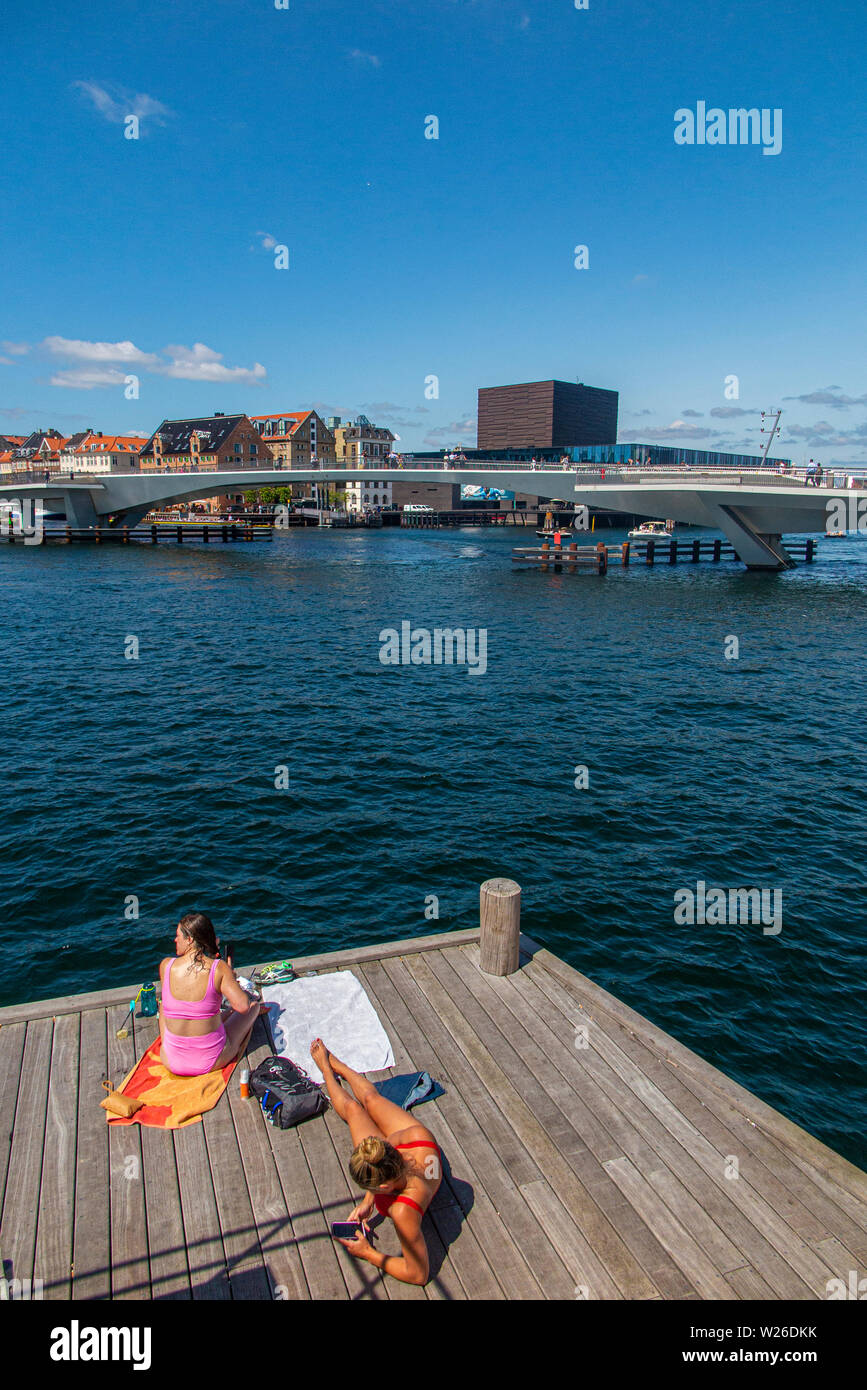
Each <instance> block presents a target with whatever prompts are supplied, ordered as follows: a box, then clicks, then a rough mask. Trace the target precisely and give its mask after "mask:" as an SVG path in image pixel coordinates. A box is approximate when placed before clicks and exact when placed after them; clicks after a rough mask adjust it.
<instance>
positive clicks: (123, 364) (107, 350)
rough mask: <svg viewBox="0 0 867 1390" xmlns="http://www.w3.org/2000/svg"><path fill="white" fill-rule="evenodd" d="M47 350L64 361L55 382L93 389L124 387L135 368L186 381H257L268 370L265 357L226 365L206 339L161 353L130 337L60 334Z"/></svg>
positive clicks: (44, 344) (48, 340)
mask: <svg viewBox="0 0 867 1390" xmlns="http://www.w3.org/2000/svg"><path fill="white" fill-rule="evenodd" d="M40 347H41V348H42V350H43V351H44V352H48V353H50V354H51V356H52V357H59V358H61V359H62V360H63V365H62V366H61V367H60V369H59V370H58V371H56V372H55V373H54V375H53V376H52V378H51V385H52V386H63V387H67V388H69V389H76V388H77V389H78V390H82V391H92V390H93V389H94V387H97V386H120V385H123V383H124V378H125V375H127V374H128V372H129V371H130V370H132V371H135V372H148V373H150V374H151V375H153V376H168V377H175V378H177V379H179V380H182V381H213V382H237V383H240V384H244V385H250V386H253V385H257V384H258V383H259V382H261V381H262V380H263V378H264V377H265V375H266V372H265V368H264V367H263V366H262V364H261V362H256V363H254V364H253V366H252V367H227V366H226V365H225V363H224V361H223V354H222V353H221V352H217V351H216V350H215V349H214V348H209V347H207V346H206V344H205V343H194V344H193V346H192V347H185V346H184V345H183V344H169V345H168V346H167V347H164V348H162V349H161V350H160V352H159V353H156V352H142V350H141V349H140V348H137V347H136V345H135V343H133V342H130V341H129V339H126V340H124V341H123V342H119V343H103V342H89V341H88V340H86V339H83V338H63V337H60V336H59V335H57V334H55V335H52V336H50V337H48V338H45V339H44V340H43V342H42V343H41V344H40Z"/></svg>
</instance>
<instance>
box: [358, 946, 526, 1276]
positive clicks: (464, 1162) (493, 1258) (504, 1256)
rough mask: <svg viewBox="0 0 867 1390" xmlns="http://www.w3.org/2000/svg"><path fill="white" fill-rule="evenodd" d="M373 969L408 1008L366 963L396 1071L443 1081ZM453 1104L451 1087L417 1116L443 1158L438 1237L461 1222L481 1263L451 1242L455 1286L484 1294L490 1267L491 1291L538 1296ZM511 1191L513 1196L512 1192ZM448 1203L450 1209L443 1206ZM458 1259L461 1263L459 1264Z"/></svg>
mask: <svg viewBox="0 0 867 1390" xmlns="http://www.w3.org/2000/svg"><path fill="white" fill-rule="evenodd" d="M377 972H378V982H379V985H380V988H381V989H382V991H383V993H384V994H386V995H387V996H388V997H389V998H390V1001H391V1003H392V1006H394V1005H395V1003H396V1004H397V1008H398V1010H399V1011H400V1012H401V1014H402V1019H403V1025H404V1027H406V1024H407V1022H408V1020H409V1014H408V1012H407V1010H406V1009H405V1007H403V1008H402V1009H401V1005H400V1001H399V1000H398V998H397V994H396V991H395V990H394V986H393V985H392V984H391V982H390V981H389V980H388V977H387V976H386V975H385V972H384V970H383V969H382V967H381V966H371V967H369V968H368V971H365V975H364V982H365V985H366V987H367V989H368V991H369V993H370V996H371V998H372V1000H373V1002H374V1003H375V1004H376V1007H377V1010H378V1012H379V1014H380V1017H381V1018H382V1019H383V1022H384V1023H385V1025H386V1027H387V1030H388V1034H389V1037H390V1038H391V1040H392V1044H393V1046H394V1050H395V1065H396V1067H397V1068H398V1069H399V1070H402V1071H413V1070H419V1069H422V1068H423V1069H426V1070H427V1071H429V1072H431V1074H432V1075H434V1076H435V1077H436V1078H437V1080H439V1081H440V1084H443V1083H442V1076H443V1072H442V1069H441V1067H440V1065H439V1059H438V1058H437V1057H436V1055H435V1054H434V1053H433V1051H432V1049H430V1048H429V1047H426V1046H425V1041H424V1040H423V1038H422V1036H421V1034H420V1032H419V1030H418V1029H417V1028H416V1027H415V1025H412V1026H411V1029H410V1039H411V1044H412V1051H411V1052H410V1050H409V1049H408V1047H407V1044H406V1043H405V1041H404V1040H403V1037H402V1032H401V1030H399V1029H398V1028H397V1026H396V1024H395V1021H394V1018H393V1016H392V1014H391V1013H389V1012H388V1011H387V1010H386V1008H385V1007H384V1005H383V1003H382V1000H381V998H380V997H379V996H378V994H377V993H376V989H375V984H374V982H373V981H372V980H371V979H370V978H369V973H371V974H373V975H374V978H375V979H376V978H377ZM418 1059H421V1060H418ZM432 1069H433V1070H432ZM459 1104H461V1102H460V1101H459V1097H458V1096H457V1094H456V1093H452V1094H450V1095H449V1097H448V1099H447V1098H446V1097H441V1098H440V1099H439V1101H436V1102H429V1104H428V1106H427V1110H426V1112H425V1113H423V1114H421V1115H419V1117H418V1119H419V1121H420V1122H421V1123H425V1124H427V1125H429V1126H430V1127H432V1130H433V1133H435V1134H436V1136H437V1141H438V1143H439V1144H440V1149H441V1152H442V1154H443V1159H444V1175H443V1182H442V1184H441V1186H440V1189H439V1191H438V1193H437V1195H436V1197H435V1198H434V1201H433V1203H432V1204H431V1208H430V1212H431V1221H432V1223H433V1224H434V1225H435V1226H436V1227H437V1230H438V1232H439V1234H440V1236H441V1238H443V1239H444V1238H445V1234H448V1235H449V1238H450V1239H451V1237H452V1236H453V1235H454V1239H455V1241H464V1240H465V1233H464V1232H460V1234H457V1233H456V1231H460V1226H461V1223H464V1224H465V1226H466V1229H467V1231H469V1232H471V1233H472V1235H473V1237H474V1243H475V1245H477V1247H478V1250H479V1252H480V1255H481V1258H482V1260H483V1261H484V1264H485V1269H484V1270H483V1271H481V1272H479V1271H478V1270H477V1269H473V1268H471V1266H470V1263H469V1261H468V1260H467V1259H466V1258H464V1257H462V1256H460V1255H459V1254H457V1252H454V1251H452V1248H451V1246H449V1248H448V1255H449V1260H450V1262H451V1264H452V1265H453V1266H454V1268H455V1270H456V1272H458V1277H459V1279H460V1283H461V1286H462V1287H463V1288H466V1289H467V1291H468V1292H469V1294H470V1296H471V1297H474V1298H475V1297H482V1296H484V1294H483V1292H482V1290H483V1289H484V1288H485V1287H487V1286H488V1283H489V1280H490V1277H491V1272H493V1273H494V1275H495V1279H496V1286H497V1291H496V1294H494V1295H493V1296H495V1297H498V1298H499V1297H501V1296H503V1294H505V1296H506V1297H507V1298H517V1299H540V1298H542V1297H544V1294H543V1290H542V1289H541V1287H540V1285H539V1283H538V1282H537V1280H536V1279H535V1278H534V1277H533V1275H532V1273H531V1272H530V1269H529V1267H528V1265H527V1262H526V1260H525V1258H524V1255H523V1254H522V1252H521V1250H520V1249H519V1247H518V1246H517V1245H516V1243H515V1240H514V1237H513V1234H512V1232H511V1231H510V1229H509V1227H508V1226H507V1225H506V1224H505V1223H504V1222H503V1221H502V1220H501V1217H500V1214H499V1213H498V1211H497V1210H496V1209H495V1207H494V1204H493V1203H492V1202H491V1200H490V1198H489V1196H488V1194H487V1192H486V1191H485V1189H484V1187H483V1186H481V1185H480V1184H479V1182H478V1177H477V1172H478V1169H477V1168H475V1167H474V1164H473V1162H472V1161H471V1159H470V1158H469V1156H468V1155H467V1153H466V1152H465V1150H464V1148H463V1146H462V1144H461V1142H460V1140H459V1139H458V1137H457V1136H456V1134H455V1133H454V1131H453V1129H452V1128H451V1126H450V1124H449V1122H448V1119H447V1118H446V1115H447V1113H449V1112H453V1111H454V1110H455V1109H456V1108H457V1106H458V1105H459ZM407 1123H409V1124H412V1123H413V1119H412V1118H411V1117H409V1116H408V1117H407ZM473 1128H474V1129H475V1130H476V1132H477V1133H478V1132H479V1131H478V1127H477V1126H473ZM483 1152H484V1155H485V1157H487V1156H488V1155H490V1158H491V1160H492V1162H493V1163H495V1164H498V1163H499V1160H498V1159H497V1157H496V1155H495V1154H494V1152H493V1150H492V1149H491V1147H490V1145H489V1144H487V1143H485V1144H484V1146H483ZM469 1178H473V1179H474V1180H475V1182H474V1185H470V1184H469V1182H468V1181H467V1180H468V1179H469ZM503 1186H505V1185H503ZM515 1195H516V1197H517V1195H518V1194H515ZM515 1205H516V1206H518V1205H520V1203H519V1201H516V1203H515ZM448 1208H450V1210H447V1209H448ZM441 1211H442V1212H443V1218H442V1220H440V1212H441ZM456 1222H457V1227H456V1225H455V1223H456ZM527 1224H530V1225H535V1223H533V1222H530V1223H527V1222H526V1221H525V1222H524V1225H525V1227H526V1226H527ZM535 1234H536V1236H537V1238H538V1237H540V1236H541V1233H540V1232H539V1230H538V1227H536V1231H535ZM462 1259H463V1266H462V1265H461V1260H462ZM468 1281H469V1285H468ZM440 1288H441V1281H440V1286H438V1289H437V1291H438V1292H439V1291H440Z"/></svg>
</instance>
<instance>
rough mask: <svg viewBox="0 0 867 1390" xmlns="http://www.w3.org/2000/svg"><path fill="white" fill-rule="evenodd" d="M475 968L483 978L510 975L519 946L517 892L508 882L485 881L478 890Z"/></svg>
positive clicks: (509, 879)
mask: <svg viewBox="0 0 867 1390" xmlns="http://www.w3.org/2000/svg"><path fill="white" fill-rule="evenodd" d="M479 925H480V936H479V952H480V959H479V965H480V967H481V969H482V970H483V971H484V973H485V974H486V975H513V974H514V973H515V971H516V970H517V969H518V965H519V960H520V943H521V889H520V886H519V885H518V884H517V883H516V882H515V881H514V879H511V878H489V879H488V880H487V881H486V882H485V883H483V884H482V886H481V888H480V890H479Z"/></svg>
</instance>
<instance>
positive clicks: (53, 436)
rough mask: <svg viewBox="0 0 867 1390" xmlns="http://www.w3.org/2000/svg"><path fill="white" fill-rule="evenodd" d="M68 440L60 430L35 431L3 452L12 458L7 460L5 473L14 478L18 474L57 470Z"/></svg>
mask: <svg viewBox="0 0 867 1390" xmlns="http://www.w3.org/2000/svg"><path fill="white" fill-rule="evenodd" d="M65 444H66V438H65V437H64V436H63V435H62V434H61V433H60V431H59V430H34V431H33V433H32V434H29V435H27V436H26V438H24V439H20V440H19V442H18V443H15V444H13V445H12V447H11V449H7V450H3V453H4V454H9V455H10V457H9V458H8V459H7V460H5V467H4V471H8V474H9V475H11V476H14V475H15V474H16V473H28V472H49V473H53V472H55V471H56V470H57V467H58V459H59V456H60V451H61V449H62V448H63V447H64V445H65Z"/></svg>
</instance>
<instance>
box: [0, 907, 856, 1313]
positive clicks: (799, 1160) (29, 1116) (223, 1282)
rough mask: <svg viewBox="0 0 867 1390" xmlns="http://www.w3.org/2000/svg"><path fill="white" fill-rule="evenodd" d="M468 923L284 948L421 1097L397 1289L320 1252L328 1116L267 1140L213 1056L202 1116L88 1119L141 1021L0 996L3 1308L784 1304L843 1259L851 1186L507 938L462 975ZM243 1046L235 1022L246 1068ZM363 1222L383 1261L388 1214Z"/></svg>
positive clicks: (840, 1169) (343, 1209) (85, 1001)
mask: <svg viewBox="0 0 867 1390" xmlns="http://www.w3.org/2000/svg"><path fill="white" fill-rule="evenodd" d="M483 931H484V928H483ZM479 938H480V932H479V931H478V930H473V931H463V932H451V933H445V934H441V935H439V936H434V937H426V938H414V939H410V940H406V941H401V942H391V943H385V944H382V945H378V946H369V947H366V948H363V949H357V950H347V951H341V952H336V953H334V954H332V955H324V956H314V957H308V958H307V959H306V960H301V961H298V962H296V969H298V970H299V972H300V973H304V972H305V971H306V970H314V969H315V970H317V971H319V972H320V973H322V972H325V971H331V970H352V971H353V972H354V973H355V974H356V975H357V976H358V978H359V979H360V980H361V981H362V983H363V985H364V987H365V989H366V990H367V992H368V994H369V996H370V998H371V1000H372V1002H373V1004H374V1006H375V1007H376V1009H377V1010H378V1012H379V1015H380V1018H381V1019H382V1022H383V1024H384V1026H385V1028H386V1030H387V1032H388V1034H389V1037H390V1038H391V1041H392V1045H393V1049H394V1055H395V1063H396V1071H399V1072H405V1071H408V1070H412V1069H415V1068H419V1069H426V1070H428V1071H429V1072H430V1074H431V1075H432V1076H433V1077H434V1078H436V1080H438V1081H439V1082H440V1083H441V1084H442V1086H443V1087H444V1088H445V1094H444V1095H443V1096H442V1097H440V1099H438V1100H437V1101H435V1102H430V1103H428V1104H426V1105H425V1106H423V1107H422V1108H421V1110H419V1111H418V1112H416V1113H417V1114H418V1118H419V1119H420V1120H422V1121H423V1122H424V1123H425V1124H427V1125H429V1126H430V1128H431V1129H432V1130H433V1131H434V1133H435V1134H436V1136H437V1138H438V1140H439V1142H440V1144H441V1147H442V1149H443V1153H444V1158H445V1161H446V1179H445V1181H444V1182H443V1184H442V1186H441V1188H440V1190H439V1192H438V1193H437V1196H436V1197H435V1199H434V1202H433V1204H432V1206H431V1209H430V1211H429V1213H428V1214H427V1215H426V1217H425V1222H424V1229H425V1232H426V1236H427V1241H428V1246H429V1249H430V1251H431V1277H430V1281H429V1283H428V1284H427V1285H426V1286H425V1287H424V1288H419V1287H417V1286H410V1285H405V1284H400V1283H397V1282H396V1281H395V1280H393V1279H388V1278H385V1277H383V1276H382V1275H381V1274H380V1273H379V1271H377V1270H375V1269H373V1268H372V1267H371V1266H370V1265H368V1264H365V1263H361V1262H359V1261H356V1260H354V1259H352V1257H351V1256H349V1255H348V1254H347V1253H346V1252H345V1251H344V1250H343V1249H342V1248H341V1247H338V1246H337V1245H336V1244H335V1243H334V1242H333V1241H332V1240H331V1238H330V1234H329V1223H330V1222H331V1221H332V1220H339V1219H343V1218H345V1216H346V1215H347V1214H348V1212H349V1210H350V1209H351V1206H352V1205H353V1203H354V1201H355V1200H356V1196H357V1194H356V1193H355V1192H354V1189H353V1188H352V1187H351V1185H350V1182H349V1179H348V1175H347V1160H348V1157H349V1152H350V1145H349V1140H348V1133H347V1130H346V1127H345V1125H343V1123H342V1122H341V1121H340V1120H338V1119H337V1117H336V1116H335V1115H334V1113H333V1112H332V1111H330V1110H329V1111H328V1113H327V1114H326V1115H325V1116H323V1117H320V1118H318V1119H316V1120H313V1121H310V1122H309V1123H307V1124H305V1125H303V1126H301V1127H300V1128H298V1129H295V1130H289V1131H285V1132H282V1131H279V1130H274V1129H272V1128H271V1127H270V1126H269V1125H268V1124H266V1123H265V1121H264V1120H263V1117H262V1114H261V1112H260V1110H259V1108H258V1106H257V1105H256V1103H255V1101H253V1100H242V1099H241V1097H240V1093H239V1085H238V1073H237V1072H236V1073H235V1074H234V1076H233V1078H232V1081H231V1082H230V1085H229V1088H228V1090H227V1091H226V1093H225V1094H224V1095H223V1096H222V1098H221V1099H220V1101H219V1103H218V1105H217V1106H216V1108H215V1109H214V1110H212V1111H211V1112H209V1113H208V1114H207V1115H206V1116H205V1117H204V1122H203V1123H202V1124H193V1125H190V1126H189V1127H186V1128H184V1129H180V1130H175V1131H166V1130H157V1129H145V1128H140V1127H139V1126H136V1125H133V1126H131V1127H128V1128H123V1127H122V1128H110V1127H109V1126H108V1125H107V1124H106V1119H105V1114H104V1112H103V1111H102V1110H101V1109H100V1106H99V1101H100V1099H101V1097H102V1095H103V1091H102V1088H101V1083H102V1080H103V1078H106V1077H108V1078H110V1079H111V1081H112V1082H113V1083H115V1084H116V1083H117V1082H119V1081H120V1079H121V1078H122V1077H123V1075H124V1074H125V1073H126V1072H127V1071H128V1070H129V1069H130V1067H131V1066H132V1065H133V1061H134V1059H135V1058H137V1057H139V1056H140V1055H141V1054H142V1052H143V1051H144V1050H145V1049H146V1047H147V1046H148V1044H149V1043H150V1042H151V1041H152V1039H153V1038H154V1037H155V1036H156V1032H157V1020H156V1019H141V1018H136V1019H135V1023H134V1027H132V1028H131V1031H130V1035H129V1037H128V1038H126V1039H124V1040H118V1039H117V1038H116V1036H115V1034H116V1030H117V1029H118V1028H119V1027H120V1026H121V1023H122V1022H123V1019H124V1015H125V1014H126V1012H127V1009H128V1001H129V999H130V998H131V997H132V994H133V993H134V990H132V989H130V988H129V987H126V988H122V989H115V990H110V991H107V992H104V993H100V994H84V995H76V996H71V997H68V998H63V999H55V1000H47V1001H37V1002H34V1003H31V1004H24V1005H20V1006H15V1007H11V1008H5V1009H0V1025H2V1026H0V1199H2V1219H0V1250H2V1255H3V1257H4V1269H5V1275H6V1278H7V1280H9V1281H10V1284H9V1286H8V1287H9V1288H11V1289H12V1292H13V1296H15V1290H16V1288H17V1289H19V1290H22V1289H24V1290H28V1291H32V1296H41V1297H44V1298H47V1299H67V1298H70V1297H72V1298H75V1299H107V1298H113V1299H150V1298H153V1299H242V1300H248V1299H273V1298H278V1299H305V1300H306V1299H395V1300H402V1299H420V1300H421V1299H466V1298H469V1299H544V1298H548V1299H575V1298H580V1299H585V1298H586V1299H593V1300H595V1299H603V1300H616V1299H647V1300H660V1299H672V1300H682V1299H686V1300H688V1299H693V1300H695V1299H711V1300H713V1299H769V1300H770V1299H805V1300H809V1299H826V1298H827V1297H828V1285H829V1281H831V1280H833V1279H841V1280H843V1281H844V1284H845V1283H846V1281H847V1280H850V1272H851V1271H853V1270H855V1271H858V1270H861V1269H863V1267H864V1265H865V1262H867V1174H865V1173H863V1172H861V1171H860V1170H859V1169H857V1168H855V1167H853V1166H852V1165H851V1164H850V1163H848V1162H847V1161H846V1160H845V1159H843V1158H842V1157H840V1156H839V1155H838V1154H836V1153H834V1152H832V1151H831V1150H830V1149H828V1148H827V1147H825V1145H823V1144H821V1143H820V1142H819V1141H818V1140H816V1139H814V1138H812V1137H811V1136H810V1135H809V1134H807V1133H805V1132H804V1131H803V1130H802V1129H799V1128H798V1126H797V1125H795V1124H792V1123H791V1122H790V1121H789V1120H787V1119H785V1118H784V1117H783V1116H782V1115H781V1114H779V1113H778V1112H777V1111H775V1110H773V1109H771V1108H770V1107H769V1106H768V1105H765V1104H764V1103H763V1102H762V1101H760V1100H758V1099H757V1098H756V1097H755V1096H753V1095H751V1094H750V1093H749V1092H747V1091H745V1090H744V1089H743V1088H742V1087H741V1086H739V1085H737V1084H736V1083H735V1082H733V1081H731V1080H729V1079H728V1077H726V1076H724V1075H723V1074H722V1073H721V1072H719V1071H717V1070H716V1069H715V1068H714V1067H712V1066H710V1065H709V1064H708V1063H707V1062H705V1061H703V1060H702V1059H701V1058H700V1057H698V1056H696V1055H695V1053H693V1052H690V1051H689V1050H688V1049H687V1048H685V1047H683V1046H682V1045H681V1044H680V1043H678V1042H676V1041H675V1040H674V1039H673V1038H671V1037H669V1036H667V1035H666V1034H665V1033H663V1032H662V1031H661V1030H660V1029H658V1028H657V1027H655V1026H654V1025H653V1024H652V1023H650V1022H648V1021H647V1020H646V1019H644V1018H642V1017H641V1016H640V1015H638V1014H636V1013H634V1012H633V1011H632V1010H631V1009H629V1008H628V1007H627V1006H626V1005H625V1004H623V1003H621V1002H620V1001H619V1000H618V999H616V998H614V997H613V996H612V995H610V994H608V993H607V992H606V991H605V990H603V989H600V988H599V987H598V986H597V985H594V984H593V983H592V982H591V981H590V980H588V979H586V978H585V977H584V976H583V975H581V974H580V973H579V972H578V971H577V970H574V969H572V968H571V967H570V966H569V965H567V964H565V963H564V962H563V961H562V960H560V959H558V958H557V957H556V956H555V955H553V954H552V953H551V952H550V951H548V950H545V949H544V948H543V947H541V946H539V945H538V944H537V943H535V942H533V941H532V940H530V939H529V938H527V937H521V938H520V960H519V969H518V970H517V971H516V972H515V973H513V974H510V975H503V976H500V975H491V974H487V973H484V972H483V971H482V970H481V969H480V942H479ZM482 950H483V952H484V959H485V964H486V965H487V966H488V968H489V969H490V968H509V966H508V965H504V966H502V967H499V966H496V965H495V966H493V967H492V965H491V960H492V959H494V961H495V962H496V961H504V960H505V959H506V957H507V956H508V950H506V949H501V948H500V947H499V946H498V945H497V944H496V943H495V945H494V948H493V951H492V948H491V946H490V943H488V945H487V946H485V944H484V942H483V945H482ZM326 1042H327V1039H326ZM841 1046H842V1044H841ZM269 1051H270V1046H269V1044H268V1041H267V1039H266V1035H265V1028H264V1025H263V1023H262V1020H261V1019H260V1020H258V1021H257V1023H256V1027H255V1030H254V1033H253V1037H252V1039H251V1043H250V1047H249V1049H248V1053H249V1059H250V1063H251V1064H255V1063H256V1062H258V1061H259V1060H261V1058H262V1057H263V1056H265V1055H266V1054H267V1053H268V1052H269ZM297 1060H299V1061H300V1062H301V1063H302V1064H303V1062H304V1059H303V1058H299V1059H297ZM783 1064H784V1061H781V1065H783ZM382 1236H383V1238H382V1241H381V1245H382V1247H383V1248H384V1249H386V1250H389V1249H392V1250H394V1249H396V1247H397V1241H396V1236H395V1234H394V1232H393V1230H392V1229H391V1228H390V1227H389V1226H388V1223H386V1226H384V1227H383V1232H382ZM28 1280H29V1281H31V1283H30V1285H27V1283H26V1281H28ZM15 1281H18V1282H17V1283H16V1282H15ZM35 1281H41V1284H38V1285H37V1283H36V1282H35ZM25 1296H26V1295H25Z"/></svg>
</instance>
